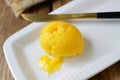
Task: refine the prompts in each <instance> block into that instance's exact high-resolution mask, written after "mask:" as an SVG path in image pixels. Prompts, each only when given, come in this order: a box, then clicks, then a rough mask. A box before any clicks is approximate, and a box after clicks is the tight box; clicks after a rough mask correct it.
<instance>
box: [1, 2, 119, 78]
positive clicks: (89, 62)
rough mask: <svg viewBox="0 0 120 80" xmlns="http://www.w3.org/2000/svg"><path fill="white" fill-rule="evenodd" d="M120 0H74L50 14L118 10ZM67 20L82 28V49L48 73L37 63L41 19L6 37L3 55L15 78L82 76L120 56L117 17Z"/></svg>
mask: <svg viewBox="0 0 120 80" xmlns="http://www.w3.org/2000/svg"><path fill="white" fill-rule="evenodd" d="M119 3H120V0H92V1H90V0H74V1H71V2H70V3H68V4H66V5H64V6H62V7H61V8H59V9H57V10H56V11H54V12H52V13H51V14H53V13H56V14H59V13H82V12H103V11H120V7H119V6H120V4H119ZM70 22H71V23H72V24H74V25H75V26H76V27H77V28H78V29H79V30H80V31H81V33H82V35H83V37H84V42H85V51H84V53H83V54H82V55H79V56H76V57H69V58H65V59H64V61H65V62H64V64H63V65H62V68H61V69H60V71H58V72H56V73H54V74H52V75H50V76H47V74H46V73H44V72H43V71H42V70H41V69H40V68H39V67H38V65H37V63H38V59H39V57H40V56H41V55H42V54H43V53H44V52H43V51H42V49H41V48H40V46H39V41H38V37H39V35H40V30H41V28H42V27H43V26H44V24H45V23H44V22H42V23H35V22H34V23H31V24H30V25H28V26H26V27H25V28H23V29H22V30H20V31H18V32H17V33H15V34H14V35H12V36H11V37H9V38H8V39H7V40H6V41H5V43H4V47H3V48H4V53H5V57H6V60H7V63H8V65H9V68H10V70H11V72H12V74H13V76H14V78H15V80H85V79H88V78H90V77H92V76H94V75H95V74H97V73H99V72H100V71H102V70H104V69H106V68H107V67H109V66H110V65H112V64H114V63H115V62H117V61H119V60H120V20H73V21H70Z"/></svg>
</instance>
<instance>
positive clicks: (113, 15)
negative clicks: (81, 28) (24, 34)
mask: <svg viewBox="0 0 120 80" xmlns="http://www.w3.org/2000/svg"><path fill="white" fill-rule="evenodd" d="M21 16H22V17H23V18H24V19H25V20H27V21H30V22H44V21H55V20H66V19H78V18H82V19H84V18H91V19H120V12H101V13H80V14H21Z"/></svg>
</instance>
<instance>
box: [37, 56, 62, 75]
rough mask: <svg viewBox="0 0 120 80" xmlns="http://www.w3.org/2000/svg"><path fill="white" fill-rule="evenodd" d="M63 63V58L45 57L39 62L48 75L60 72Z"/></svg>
mask: <svg viewBox="0 0 120 80" xmlns="http://www.w3.org/2000/svg"><path fill="white" fill-rule="evenodd" d="M62 63H63V59H62V58H49V57H48V56H46V55H43V56H42V57H41V58H40V59H39V62H38V65H39V66H40V67H41V68H42V69H43V70H44V71H45V72H47V73H48V74H52V73H54V72H56V71H58V70H59V69H60V67H61V65H62Z"/></svg>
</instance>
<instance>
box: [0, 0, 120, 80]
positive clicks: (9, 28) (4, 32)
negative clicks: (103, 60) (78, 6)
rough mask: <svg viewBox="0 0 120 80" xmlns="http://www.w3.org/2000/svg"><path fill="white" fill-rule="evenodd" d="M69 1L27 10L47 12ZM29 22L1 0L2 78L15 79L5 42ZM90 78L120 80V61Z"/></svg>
mask: <svg viewBox="0 0 120 80" xmlns="http://www.w3.org/2000/svg"><path fill="white" fill-rule="evenodd" d="M69 1H70V0H49V1H47V2H44V3H42V4H41V5H42V6H39V4H38V5H36V6H33V7H31V8H29V9H28V10H26V11H25V12H31V13H32V12H37V13H46V14H47V13H49V12H50V11H52V10H55V9H57V8H58V7H60V6H62V5H64V4H65V3H67V2H69ZM28 24H30V22H27V21H25V20H23V19H21V18H15V16H14V14H13V12H12V11H11V9H10V8H9V7H8V6H7V5H6V4H5V1H4V0H0V80H14V78H13V76H12V75H11V72H10V71H9V68H8V65H7V63H6V60H5V57H4V54H3V43H4V41H5V40H6V39H7V38H8V37H9V36H11V35H12V34H14V33H15V32H17V31H18V30H20V29H22V28H23V27H24V26H26V25H28ZM93 70H94V69H93ZM89 80H120V61H119V62H117V63H116V64H114V65H112V66H110V67H109V68H107V69H106V70H104V71H102V72H101V73H99V74H97V75H95V76H94V77H92V78H91V79H89Z"/></svg>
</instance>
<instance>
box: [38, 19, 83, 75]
mask: <svg viewBox="0 0 120 80" xmlns="http://www.w3.org/2000/svg"><path fill="white" fill-rule="evenodd" d="M39 41H40V46H41V47H42V49H43V50H44V51H45V52H46V53H47V54H49V55H51V56H53V57H54V58H53V59H50V58H48V57H47V56H42V57H41V58H40V60H39V65H40V67H41V68H42V69H43V70H44V71H45V72H48V73H52V72H55V71H56V70H58V65H59V67H60V66H61V64H62V62H63V60H62V58H63V57H68V56H76V55H77V54H80V53H82V51H83V48H84V42H83V37H82V35H81V32H80V31H79V30H78V29H77V28H76V27H75V26H74V25H72V24H70V23H67V22H62V21H53V22H50V23H48V24H46V25H45V26H44V27H43V29H42V31H41V35H40V37H39ZM61 57H62V58H61ZM54 65H55V66H56V67H53V66H54Z"/></svg>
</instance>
